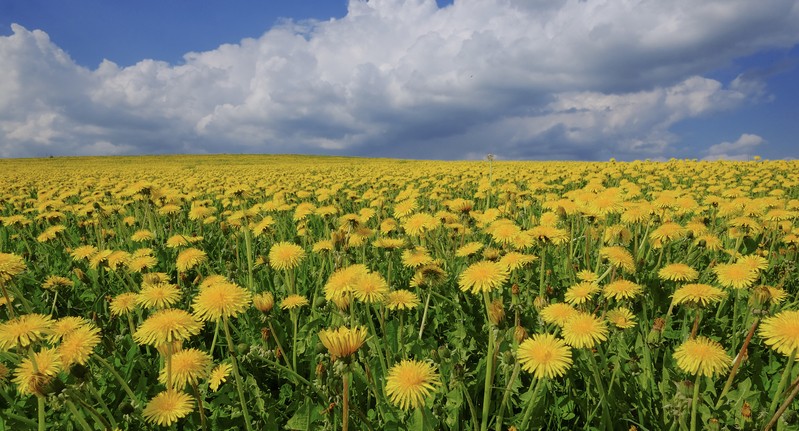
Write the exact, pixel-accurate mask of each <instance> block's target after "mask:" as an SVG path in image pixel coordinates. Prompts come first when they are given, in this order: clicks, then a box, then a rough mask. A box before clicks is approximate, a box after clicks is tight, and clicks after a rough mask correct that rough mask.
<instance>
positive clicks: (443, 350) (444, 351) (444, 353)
mask: <svg viewBox="0 0 799 431" xmlns="http://www.w3.org/2000/svg"><path fill="white" fill-rule="evenodd" d="M438 356H439V357H440V358H441V359H449V357H450V351H449V349H448V348H447V346H439V348H438Z"/></svg>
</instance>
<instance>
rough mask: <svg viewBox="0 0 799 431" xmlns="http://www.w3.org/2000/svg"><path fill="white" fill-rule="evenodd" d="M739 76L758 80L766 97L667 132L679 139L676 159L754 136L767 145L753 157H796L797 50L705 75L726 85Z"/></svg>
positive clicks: (777, 52)
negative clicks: (742, 136) (677, 136)
mask: <svg viewBox="0 0 799 431" xmlns="http://www.w3.org/2000/svg"><path fill="white" fill-rule="evenodd" d="M739 75H743V76H744V77H747V78H749V79H758V80H760V81H762V82H763V83H764V84H765V92H766V95H767V96H768V97H769V98H768V99H767V100H750V101H747V102H746V103H744V104H743V106H741V107H739V108H737V109H734V110H731V111H722V112H717V113H714V114H712V115H709V116H703V117H697V118H690V119H686V120H683V121H681V122H680V123H678V124H676V125H674V126H673V127H672V128H671V131H672V132H674V133H676V134H678V135H679V136H680V137H681V143H680V144H678V145H677V148H676V149H675V150H676V152H677V154H675V156H677V157H681V156H684V155H685V154H689V153H690V154H695V153H696V151H697V149H702V148H708V147H710V146H711V145H715V144H719V143H721V142H723V141H726V142H735V141H736V140H737V139H738V138H739V137H740V136H741V135H742V134H744V133H752V134H755V135H758V136H761V137H762V138H763V139H765V140H766V141H767V142H766V143H765V144H763V145H761V146H760V147H758V148H757V149H755V150H754V152H755V153H756V154H758V155H760V156H762V157H764V158H769V159H780V158H784V157H793V158H797V157H799V46H795V47H793V48H792V49H775V50H769V51H763V52H760V53H757V54H754V55H750V56H747V57H742V58H740V59H737V60H735V61H733V62H732V64H730V65H728V66H727V67H724V68H721V69H718V70H716V71H713V72H711V73H708V74H706V75H705V76H707V77H708V78H712V79H717V80H719V81H720V82H722V83H723V84H724V85H725V86H726V85H729V84H730V82H731V81H732V80H734V79H735V78H736V77H737V76H739ZM719 137H722V140H719Z"/></svg>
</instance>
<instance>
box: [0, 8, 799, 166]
mask: <svg viewBox="0 0 799 431" xmlns="http://www.w3.org/2000/svg"><path fill="white" fill-rule="evenodd" d="M796 28H799V5H798V4H797V2H795V1H787V0H764V1H763V2H751V1H749V0H719V1H710V0H708V1H703V2H700V3H697V2H695V1H693V0H663V1H659V2H648V1H636V0H619V1H595V0H588V1H577V0H573V1H572V0H552V1H529V0H463V1H460V0H456V1H454V2H450V1H439V2H436V1H433V0H371V1H369V2H366V1H363V0H352V1H343V0H342V1H339V0H323V1H322V0H317V1H311V0H295V1H281V2H263V1H226V2H223V1H202V2H190V1H188V0H182V1H178V0H161V1H153V0H142V1H137V2H109V1H101V0H73V1H70V2H61V1H55V0H4V1H3V2H0V157H42V156H49V155H89V154H91V155H112V154H159V153H218V152H241V153H307V154H344V155H360V156H380V157H408V158H435V159H476V158H482V157H484V156H485V154H487V153H493V154H496V155H497V156H498V157H499V158H504V159H575V160H606V159H608V158H610V157H616V158H618V159H626V160H632V159H645V158H650V159H668V158H670V157H678V158H699V159H702V158H706V159H718V158H723V159H748V158H751V157H752V156H753V155H761V156H763V157H764V158H771V159H778V158H796V157H799V144H798V143H797V140H796V136H799V126H797V121H796V118H797V113H798V112H797V111H799V109H798V108H799V102H797V100H799V48H798V47H797V43H799V32H797V31H796V30H795V29H796Z"/></svg>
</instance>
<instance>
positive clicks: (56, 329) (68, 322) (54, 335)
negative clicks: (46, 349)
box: [47, 316, 93, 343]
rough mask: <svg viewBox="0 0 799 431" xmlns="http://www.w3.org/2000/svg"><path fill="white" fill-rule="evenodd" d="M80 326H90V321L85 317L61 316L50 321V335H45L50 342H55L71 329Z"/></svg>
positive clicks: (73, 329)
mask: <svg viewBox="0 0 799 431" xmlns="http://www.w3.org/2000/svg"><path fill="white" fill-rule="evenodd" d="M81 326H88V327H92V326H93V325H92V322H90V321H89V319H86V318H85V317H78V316H67V317H62V318H60V319H58V320H56V321H54V322H53V323H52V325H51V326H50V335H49V336H48V337H47V339H48V341H50V342H51V343H54V342H57V341H58V340H60V339H61V338H62V337H64V336H65V335H67V334H69V333H70V332H72V331H75V330H77V329H78V328H80V327H81Z"/></svg>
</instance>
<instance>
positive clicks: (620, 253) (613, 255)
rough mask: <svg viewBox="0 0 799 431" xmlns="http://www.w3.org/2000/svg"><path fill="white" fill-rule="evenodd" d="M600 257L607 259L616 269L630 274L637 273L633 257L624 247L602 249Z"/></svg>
mask: <svg viewBox="0 0 799 431" xmlns="http://www.w3.org/2000/svg"><path fill="white" fill-rule="evenodd" d="M599 255H600V256H602V258H604V259H607V261H608V262H610V264H611V265H612V266H615V267H616V268H619V269H622V270H624V271H627V272H630V273H632V272H635V261H634V260H633V255H632V254H631V253H630V252H629V251H628V250H627V249H626V248H624V247H619V246H614V247H602V248H601V249H599Z"/></svg>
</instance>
